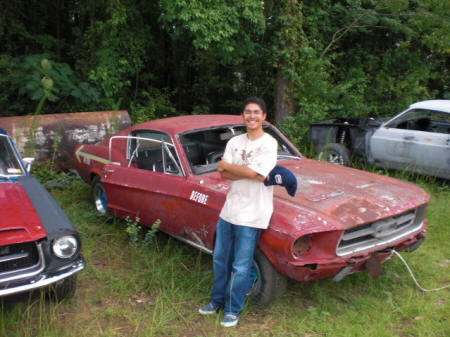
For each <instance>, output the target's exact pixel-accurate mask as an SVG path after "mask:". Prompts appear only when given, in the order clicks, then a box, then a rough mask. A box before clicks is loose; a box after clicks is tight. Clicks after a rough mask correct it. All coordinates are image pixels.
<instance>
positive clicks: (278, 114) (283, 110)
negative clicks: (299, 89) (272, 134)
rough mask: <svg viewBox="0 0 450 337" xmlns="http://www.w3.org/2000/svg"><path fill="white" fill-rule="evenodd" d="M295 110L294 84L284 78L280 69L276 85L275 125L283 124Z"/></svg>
mask: <svg viewBox="0 0 450 337" xmlns="http://www.w3.org/2000/svg"><path fill="white" fill-rule="evenodd" d="M294 109H295V103H294V99H293V97H292V83H290V82H289V81H287V80H286V79H285V78H284V77H283V72H282V69H281V68H280V67H279V68H278V70H277V78H276V83H275V118H274V122H275V124H277V125H278V124H281V123H283V121H284V118H285V117H286V116H289V115H290V114H291V113H292V112H294Z"/></svg>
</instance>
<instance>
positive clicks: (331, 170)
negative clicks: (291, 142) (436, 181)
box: [274, 159, 429, 229]
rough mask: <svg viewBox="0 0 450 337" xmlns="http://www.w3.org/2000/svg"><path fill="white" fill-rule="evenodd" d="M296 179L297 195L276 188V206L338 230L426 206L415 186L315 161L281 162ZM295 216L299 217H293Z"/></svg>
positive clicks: (425, 199)
mask: <svg viewBox="0 0 450 337" xmlns="http://www.w3.org/2000/svg"><path fill="white" fill-rule="evenodd" d="M281 164H282V166H284V167H286V168H288V169H289V170H290V171H291V172H292V173H294V175H295V176H296V177H297V184H298V189H297V194H296V196H295V197H290V196H289V195H288V194H287V192H286V191H285V189H284V188H283V187H281V186H277V187H276V188H275V193H274V194H275V202H276V203H278V206H277V208H279V207H283V206H284V207H288V208H289V209H292V211H293V212H297V213H299V212H300V213H299V214H302V213H306V214H318V215H319V216H320V217H321V218H322V219H328V220H329V221H328V222H333V223H335V224H336V223H337V221H336V220H338V222H339V223H340V224H341V226H342V228H341V229H348V228H353V227H355V226H358V225H361V224H364V223H370V222H373V221H377V220H379V219H381V218H387V217H390V216H392V215H394V214H399V213H402V212H406V211H408V210H410V209H413V208H415V207H417V206H419V205H422V204H424V203H427V202H428V200H429V196H428V194H427V193H425V192H424V191H422V190H421V189H420V188H419V187H417V186H415V185H414V184H411V183H407V182H403V181H400V180H396V179H392V178H389V177H385V176H381V175H375V174H373V173H369V172H365V171H360V170H356V169H352V168H348V167H342V166H338V165H332V164H328V163H323V162H318V161H315V160H309V159H302V160H301V161H300V162H299V161H289V162H281ZM295 216H298V214H297V215H295Z"/></svg>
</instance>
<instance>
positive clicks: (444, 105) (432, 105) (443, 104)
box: [409, 99, 450, 113]
mask: <svg viewBox="0 0 450 337" xmlns="http://www.w3.org/2000/svg"><path fill="white" fill-rule="evenodd" d="M409 108H410V109H426V110H436V111H443V112H447V113H450V100H445V99H434V100H429V101H422V102H417V103H414V104H411V105H410V106H409Z"/></svg>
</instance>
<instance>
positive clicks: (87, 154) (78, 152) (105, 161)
mask: <svg viewBox="0 0 450 337" xmlns="http://www.w3.org/2000/svg"><path fill="white" fill-rule="evenodd" d="M83 147H84V145H83V146H80V148H79V149H78V150H77V151H76V152H75V155H76V157H77V160H78V162H79V163H81V160H80V156H81V157H85V158H88V159H91V160H94V161H98V162H99V163H102V164H111V163H112V162H111V161H110V160H108V159H105V158H102V157H98V156H94V155H93V154H89V153H86V152H81V149H82V148H83Z"/></svg>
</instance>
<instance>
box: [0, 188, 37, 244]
mask: <svg viewBox="0 0 450 337" xmlns="http://www.w3.org/2000/svg"><path fill="white" fill-rule="evenodd" d="M45 236H46V232H45V228H44V226H43V225H42V223H41V221H40V219H39V216H38V215H37V214H36V211H35V209H34V207H33V204H32V203H31V201H30V199H29V198H28V196H27V194H26V192H25V190H24V188H23V187H22V186H21V185H20V184H18V183H14V182H11V183H2V184H0V245H8V244H12V243H16V242H26V241H35V240H38V239H41V238H44V237H45Z"/></svg>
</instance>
